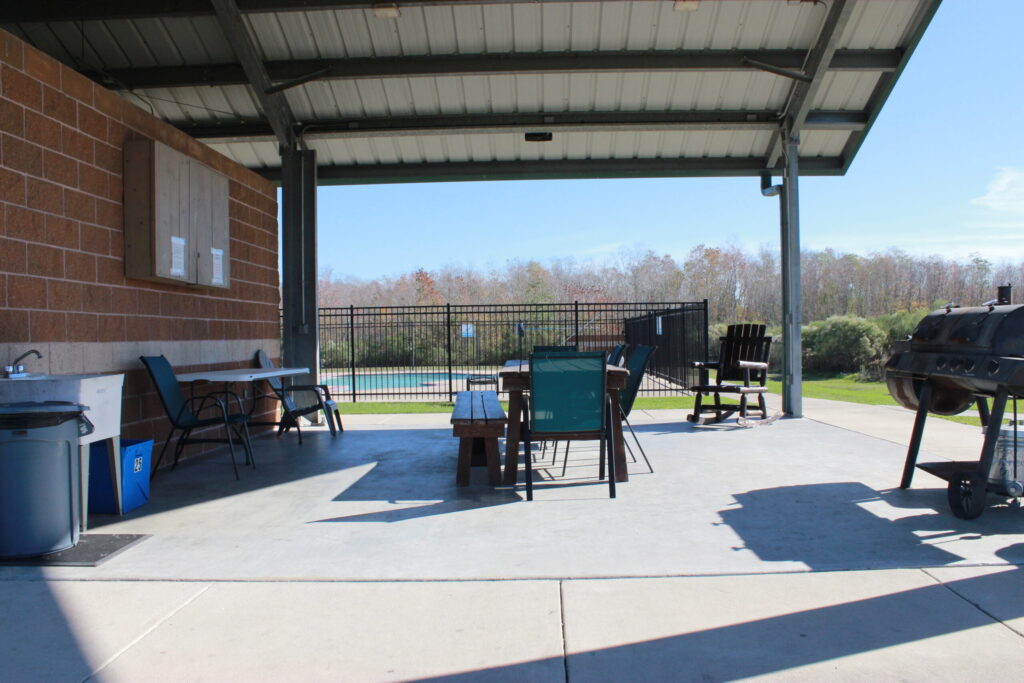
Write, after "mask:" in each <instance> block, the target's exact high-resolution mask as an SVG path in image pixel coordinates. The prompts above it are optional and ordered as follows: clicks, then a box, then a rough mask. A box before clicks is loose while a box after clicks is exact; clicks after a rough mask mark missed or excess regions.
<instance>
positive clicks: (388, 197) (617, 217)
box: [318, 0, 1024, 279]
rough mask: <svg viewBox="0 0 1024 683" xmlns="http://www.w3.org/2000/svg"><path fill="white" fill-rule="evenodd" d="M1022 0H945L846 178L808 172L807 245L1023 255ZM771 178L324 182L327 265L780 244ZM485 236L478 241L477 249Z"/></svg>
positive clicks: (360, 267) (366, 274) (405, 264)
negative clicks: (764, 181) (763, 189)
mask: <svg viewBox="0 0 1024 683" xmlns="http://www.w3.org/2000/svg"><path fill="white" fill-rule="evenodd" d="M1022 26H1024V1H1022V0H945V2H944V3H943V5H942V6H941V7H940V8H939V11H938V13H937V14H936V16H935V18H934V19H933V20H932V23H931V26H930V27H929V29H928V31H927V32H926V33H925V36H924V38H923V39H922V41H921V43H920V44H919V45H918V48H917V50H916V51H915V53H914V56H913V57H912V59H911V60H910V64H909V65H908V67H907V69H906V70H905V71H904V72H903V75H902V77H901V78H900V80H899V82H898V83H897V85H896V88H895V90H894V91H893V93H892V95H891V96H890V97H889V100H888V102H887V103H886V105H885V107H884V109H883V110H882V114H881V116H880V117H879V118H878V120H877V121H876V122H875V125H874V127H873V128H872V129H871V132H870V133H869V135H868V137H867V141H866V142H865V143H864V145H863V146H862V147H861V149H860V151H859V153H858V154H857V157H856V158H855V160H854V162H853V165H852V167H851V168H850V171H849V172H848V173H847V175H845V176H842V177H834V178H801V181H800V203H801V242H802V244H803V246H804V247H806V248H811V249H824V248H826V247H832V248H834V249H836V250H839V251H846V252H855V253H862V254H866V253H870V252H872V251H884V250H886V249H889V248H891V247H896V248H900V249H903V250H906V251H908V252H911V253H914V254H941V255H943V256H945V257H947V258H956V259H966V258H968V257H969V256H970V255H971V254H974V253H977V254H980V255H981V256H983V257H985V258H988V259H990V260H992V261H994V262H1000V261H1002V260H1011V261H1014V262H1016V261H1020V260H1022V259H1024V75H1022V74H1024V69H1022V68H1021V67H1022V65H1024V59H1022V58H1021V56H1020V52H1019V49H1020V48H1019V40H1020V30H1021V27H1022ZM778 220H779V213H778V200H777V199H774V198H772V199H768V198H763V197H761V195H760V192H759V185H758V180H757V179H756V178H710V179H652V180H598V181H591V180H587V181H583V180H580V181H573V180H561V181H516V182H489V183H422V184H408V185H378V186H349V187H322V188H320V191H319V194H318V221H319V226H320V235H319V263H320V266H321V268H323V267H329V268H330V269H331V270H332V271H333V272H334V274H335V275H342V276H344V275H349V276H355V277H359V278H365V279H372V278H376V277H380V276H393V275H398V274H401V273H407V272H410V271H412V270H415V269H417V268H421V267H422V268H426V269H428V270H429V269H434V268H438V267H441V266H444V265H463V266H471V267H475V268H477V269H482V270H489V269H491V268H497V267H500V266H502V265H503V264H504V263H505V262H506V261H507V260H508V259H530V258H538V257H540V258H539V260H541V261H542V262H546V261H549V260H551V259H557V258H565V257H573V258H575V259H577V260H578V261H594V262H598V263H602V262H606V261H608V260H611V259H614V258H615V255H616V254H618V253H621V252H622V251H624V250H646V249H652V250H654V251H655V252H657V253H659V254H666V253H667V254H671V255H673V256H675V257H677V258H679V259H680V260H681V259H682V257H684V256H685V254H686V253H687V252H688V251H689V250H690V249H691V248H692V247H693V246H695V245H697V244H701V243H704V244H707V245H710V246H729V245H736V246H739V247H740V248H743V249H746V250H748V251H755V250H756V249H757V248H758V247H759V246H761V245H768V246H769V247H771V248H773V249H775V248H777V246H778V230H779V225H778ZM467 244H471V245H472V246H471V247H466V246H465V245H467Z"/></svg>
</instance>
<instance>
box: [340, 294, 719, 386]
mask: <svg viewBox="0 0 1024 683" xmlns="http://www.w3.org/2000/svg"><path fill="white" fill-rule="evenodd" d="M651 320H654V321H655V322H654V323H651V322H650V321H651ZM659 320H660V321H661V322H660V323H659V322H657V321H659ZM642 321H648V322H646V323H645V322H642ZM652 325H653V327H652ZM707 325H708V318H707V301H701V302H673V303H653V302H648V303H601V304H593V303H579V302H574V303H566V304H507V305H486V306H483V305H482V306H462V305H458V306H452V305H444V306H389V307H378V306H373V307H360V306H349V307H348V308H321V309H320V365H321V369H320V378H321V381H323V382H326V383H328V384H330V385H331V386H332V394H334V396H335V397H336V398H337V399H338V400H349V401H367V400H370V401H383V400H389V401H393V400H419V401H422V400H445V401H447V400H450V399H451V397H452V396H453V395H454V393H455V392H457V391H462V390H464V389H466V388H469V387H476V388H491V389H495V390H498V389H500V387H499V386H498V382H497V371H498V370H499V369H500V368H501V367H502V365H503V364H504V363H505V361H506V360H509V359H517V358H526V357H527V356H528V355H529V353H530V350H531V349H532V348H533V347H534V346H538V345H562V344H575V345H577V346H578V348H579V349H580V350H581V351H595V350H606V351H608V350H611V348H612V347H613V346H615V345H616V344H622V343H634V344H638V343H643V344H655V345H657V346H658V351H657V352H656V354H655V356H654V358H653V360H652V364H651V367H650V371H649V379H648V380H645V382H644V384H643V385H642V386H641V389H640V393H641V394H645V395H665V396H668V395H675V394H678V393H679V392H680V391H682V390H685V389H686V388H687V387H688V386H689V384H690V383H691V382H692V381H693V375H692V374H691V373H689V372H687V371H686V366H687V364H688V362H689V361H691V360H703V359H705V358H706V354H705V350H706V348H707Z"/></svg>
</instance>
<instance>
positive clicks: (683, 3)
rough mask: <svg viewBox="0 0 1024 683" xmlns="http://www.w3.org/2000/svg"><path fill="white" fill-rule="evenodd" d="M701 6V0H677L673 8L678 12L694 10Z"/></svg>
mask: <svg viewBox="0 0 1024 683" xmlns="http://www.w3.org/2000/svg"><path fill="white" fill-rule="evenodd" d="M699 6H700V0H676V1H675V2H674V3H672V9H673V10H675V11H676V12H693V11H694V10H696V9H697V8H698V7H699Z"/></svg>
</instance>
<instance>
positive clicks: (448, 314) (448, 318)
mask: <svg viewBox="0 0 1024 683" xmlns="http://www.w3.org/2000/svg"><path fill="white" fill-rule="evenodd" d="M444 308H445V324H444V329H445V332H446V333H447V334H446V338H445V346H446V347H447V353H448V400H449V401H450V400H452V393H453V392H452V305H451V304H450V303H448V304H445V305H444Z"/></svg>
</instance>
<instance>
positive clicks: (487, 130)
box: [179, 111, 867, 144]
mask: <svg viewBox="0 0 1024 683" xmlns="http://www.w3.org/2000/svg"><path fill="white" fill-rule="evenodd" d="M866 121H867V114H864V113H862V112H845V111H835V112H833V111H828V112H812V113H811V114H809V115H808V117H807V121H806V122H805V124H804V129H805V130H832V131H836V130H838V131H850V132H855V131H859V130H861V129H862V128H863V127H864V125H865V122H866ZM778 125H779V118H778V115H777V114H775V113H774V112H770V111H758V112H754V111H679V112H564V113H557V114H552V113H548V114H474V115H454V116H452V115H449V116H404V117H403V116H389V117H374V118H358V119H334V120H318V121H316V122H315V123H311V124H309V125H306V126H302V129H301V130H302V137H303V138H304V139H305V140H309V141H313V140H320V139H342V138H367V137H380V136H385V135H386V136H390V137H398V136H424V135H473V134H477V135H479V134H509V133H512V134H522V133H526V132H533V131H544V132H551V133H571V132H599V131H600V132H646V131H701V130H738V131H773V130H775V129H776V128H777V127H778ZM179 128H180V129H181V130H182V131H184V132H185V133H188V134H189V135H190V136H192V137H194V138H197V139H200V140H204V141H206V142H208V143H211V144H217V143H235V142H263V141H265V140H266V139H267V138H272V137H274V132H273V130H272V129H271V128H270V126H269V124H267V123H263V122H258V121H257V122H253V123H237V122H234V121H231V122H227V123H223V124H216V123H205V124H198V125H195V124H190V125H180V126H179Z"/></svg>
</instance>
